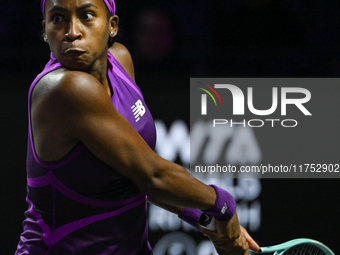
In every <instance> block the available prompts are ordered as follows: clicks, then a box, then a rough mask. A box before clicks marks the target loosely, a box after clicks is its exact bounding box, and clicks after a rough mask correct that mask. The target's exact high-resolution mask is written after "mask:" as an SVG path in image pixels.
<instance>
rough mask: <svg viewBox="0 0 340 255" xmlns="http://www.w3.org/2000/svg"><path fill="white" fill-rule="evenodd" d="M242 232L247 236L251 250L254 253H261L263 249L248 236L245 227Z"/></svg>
mask: <svg viewBox="0 0 340 255" xmlns="http://www.w3.org/2000/svg"><path fill="white" fill-rule="evenodd" d="M241 231H242V234H243V235H244V236H245V238H246V240H247V242H248V244H249V248H250V249H251V250H253V251H257V252H260V251H261V248H260V246H259V245H258V244H257V243H256V242H255V240H254V239H253V238H252V237H251V236H250V235H249V234H248V232H247V230H246V229H245V228H243V227H241Z"/></svg>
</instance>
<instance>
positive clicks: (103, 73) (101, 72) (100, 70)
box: [86, 54, 110, 91]
mask: <svg viewBox="0 0 340 255" xmlns="http://www.w3.org/2000/svg"><path fill="white" fill-rule="evenodd" d="M86 72H87V73H89V74H91V75H92V76H93V77H95V78H96V79H97V80H98V81H99V82H100V83H101V84H102V85H103V86H104V88H105V89H106V90H107V91H110V87H109V83H108V80H107V56H106V54H105V56H103V57H102V59H101V61H96V62H95V63H94V64H93V66H92V67H91V68H89V70H87V71H86Z"/></svg>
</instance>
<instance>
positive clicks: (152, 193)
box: [139, 164, 173, 198]
mask: <svg viewBox="0 0 340 255" xmlns="http://www.w3.org/2000/svg"><path fill="white" fill-rule="evenodd" d="M172 178H173V177H172V174H171V172H170V171H169V170H168V168H167V164H159V165H157V166H155V167H154V168H152V169H151V170H150V171H149V172H148V174H146V176H145V178H143V179H144V181H143V183H139V186H140V190H141V191H142V192H143V193H144V194H146V195H147V196H149V197H150V198H156V197H159V196H162V195H164V192H166V191H167V190H169V189H170V188H171V187H170V186H171V185H170V184H171V183H172V182H171V179H172Z"/></svg>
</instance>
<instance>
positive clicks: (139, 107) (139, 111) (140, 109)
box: [131, 99, 145, 122]
mask: <svg viewBox="0 0 340 255" xmlns="http://www.w3.org/2000/svg"><path fill="white" fill-rule="evenodd" d="M131 109H132V112H133V114H134V115H135V119H136V122H138V121H139V120H140V118H141V117H143V115H144V114H145V107H144V106H143V103H142V101H140V100H139V99H138V100H137V102H136V103H135V104H134V105H133V106H132V107H131Z"/></svg>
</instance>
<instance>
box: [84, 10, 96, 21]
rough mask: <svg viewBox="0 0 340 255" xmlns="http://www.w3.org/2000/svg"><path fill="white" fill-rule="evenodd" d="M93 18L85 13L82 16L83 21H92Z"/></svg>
mask: <svg viewBox="0 0 340 255" xmlns="http://www.w3.org/2000/svg"><path fill="white" fill-rule="evenodd" d="M93 17H94V16H93V14H92V13H90V12H87V13H85V14H84V15H83V19H85V20H92V19H93Z"/></svg>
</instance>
